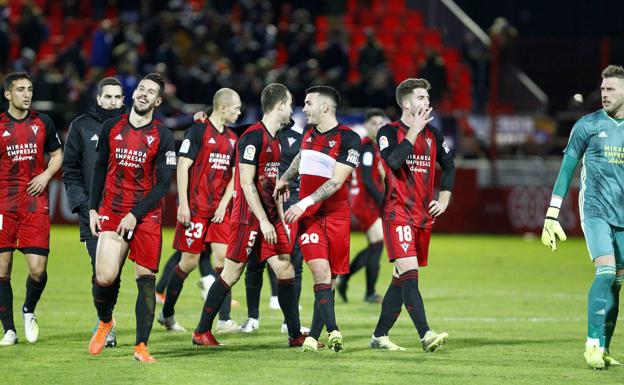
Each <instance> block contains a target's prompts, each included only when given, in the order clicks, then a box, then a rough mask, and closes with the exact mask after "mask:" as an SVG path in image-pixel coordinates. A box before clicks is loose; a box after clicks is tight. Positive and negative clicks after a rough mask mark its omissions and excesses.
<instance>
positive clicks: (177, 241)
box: [173, 216, 230, 254]
mask: <svg viewBox="0 0 624 385" xmlns="http://www.w3.org/2000/svg"><path fill="white" fill-rule="evenodd" d="M229 232H230V218H229V217H228V216H226V217H225V218H224V219H223V222H221V223H212V222H210V219H209V218H207V217H193V218H191V226H190V227H189V228H188V229H185V228H184V226H182V224H181V223H180V222H177V223H176V231H175V235H174V237H173V248H174V249H176V250H179V251H182V252H186V253H193V254H199V253H201V252H202V251H203V250H204V245H205V244H206V243H211V242H215V243H223V244H227V243H228V238H229Z"/></svg>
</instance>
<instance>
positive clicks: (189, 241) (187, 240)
mask: <svg viewBox="0 0 624 385" xmlns="http://www.w3.org/2000/svg"><path fill="white" fill-rule="evenodd" d="M193 242H195V240H194V239H193V238H186V244H187V245H188V247H191V245H192V244H193Z"/></svg>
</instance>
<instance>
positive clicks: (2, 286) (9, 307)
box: [0, 277, 15, 333]
mask: <svg viewBox="0 0 624 385" xmlns="http://www.w3.org/2000/svg"><path fill="white" fill-rule="evenodd" d="M0 321H2V327H3V328H4V331H5V333H6V332H8V331H9V330H13V331H15V322H14V320H13V288H12V287H11V278H9V277H2V278H0Z"/></svg>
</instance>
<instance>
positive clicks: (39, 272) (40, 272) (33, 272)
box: [28, 266, 46, 282]
mask: <svg viewBox="0 0 624 385" xmlns="http://www.w3.org/2000/svg"><path fill="white" fill-rule="evenodd" d="M28 275H29V276H30V278H31V279H33V280H35V281H37V282H39V281H41V280H42V279H43V278H44V277H45V275H46V269H45V266H35V267H32V268H31V269H30V272H29V273H28Z"/></svg>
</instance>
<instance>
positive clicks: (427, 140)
mask: <svg viewBox="0 0 624 385" xmlns="http://www.w3.org/2000/svg"><path fill="white" fill-rule="evenodd" d="M425 141H426V142H427V146H429V147H431V138H427V139H426V140H425Z"/></svg>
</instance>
